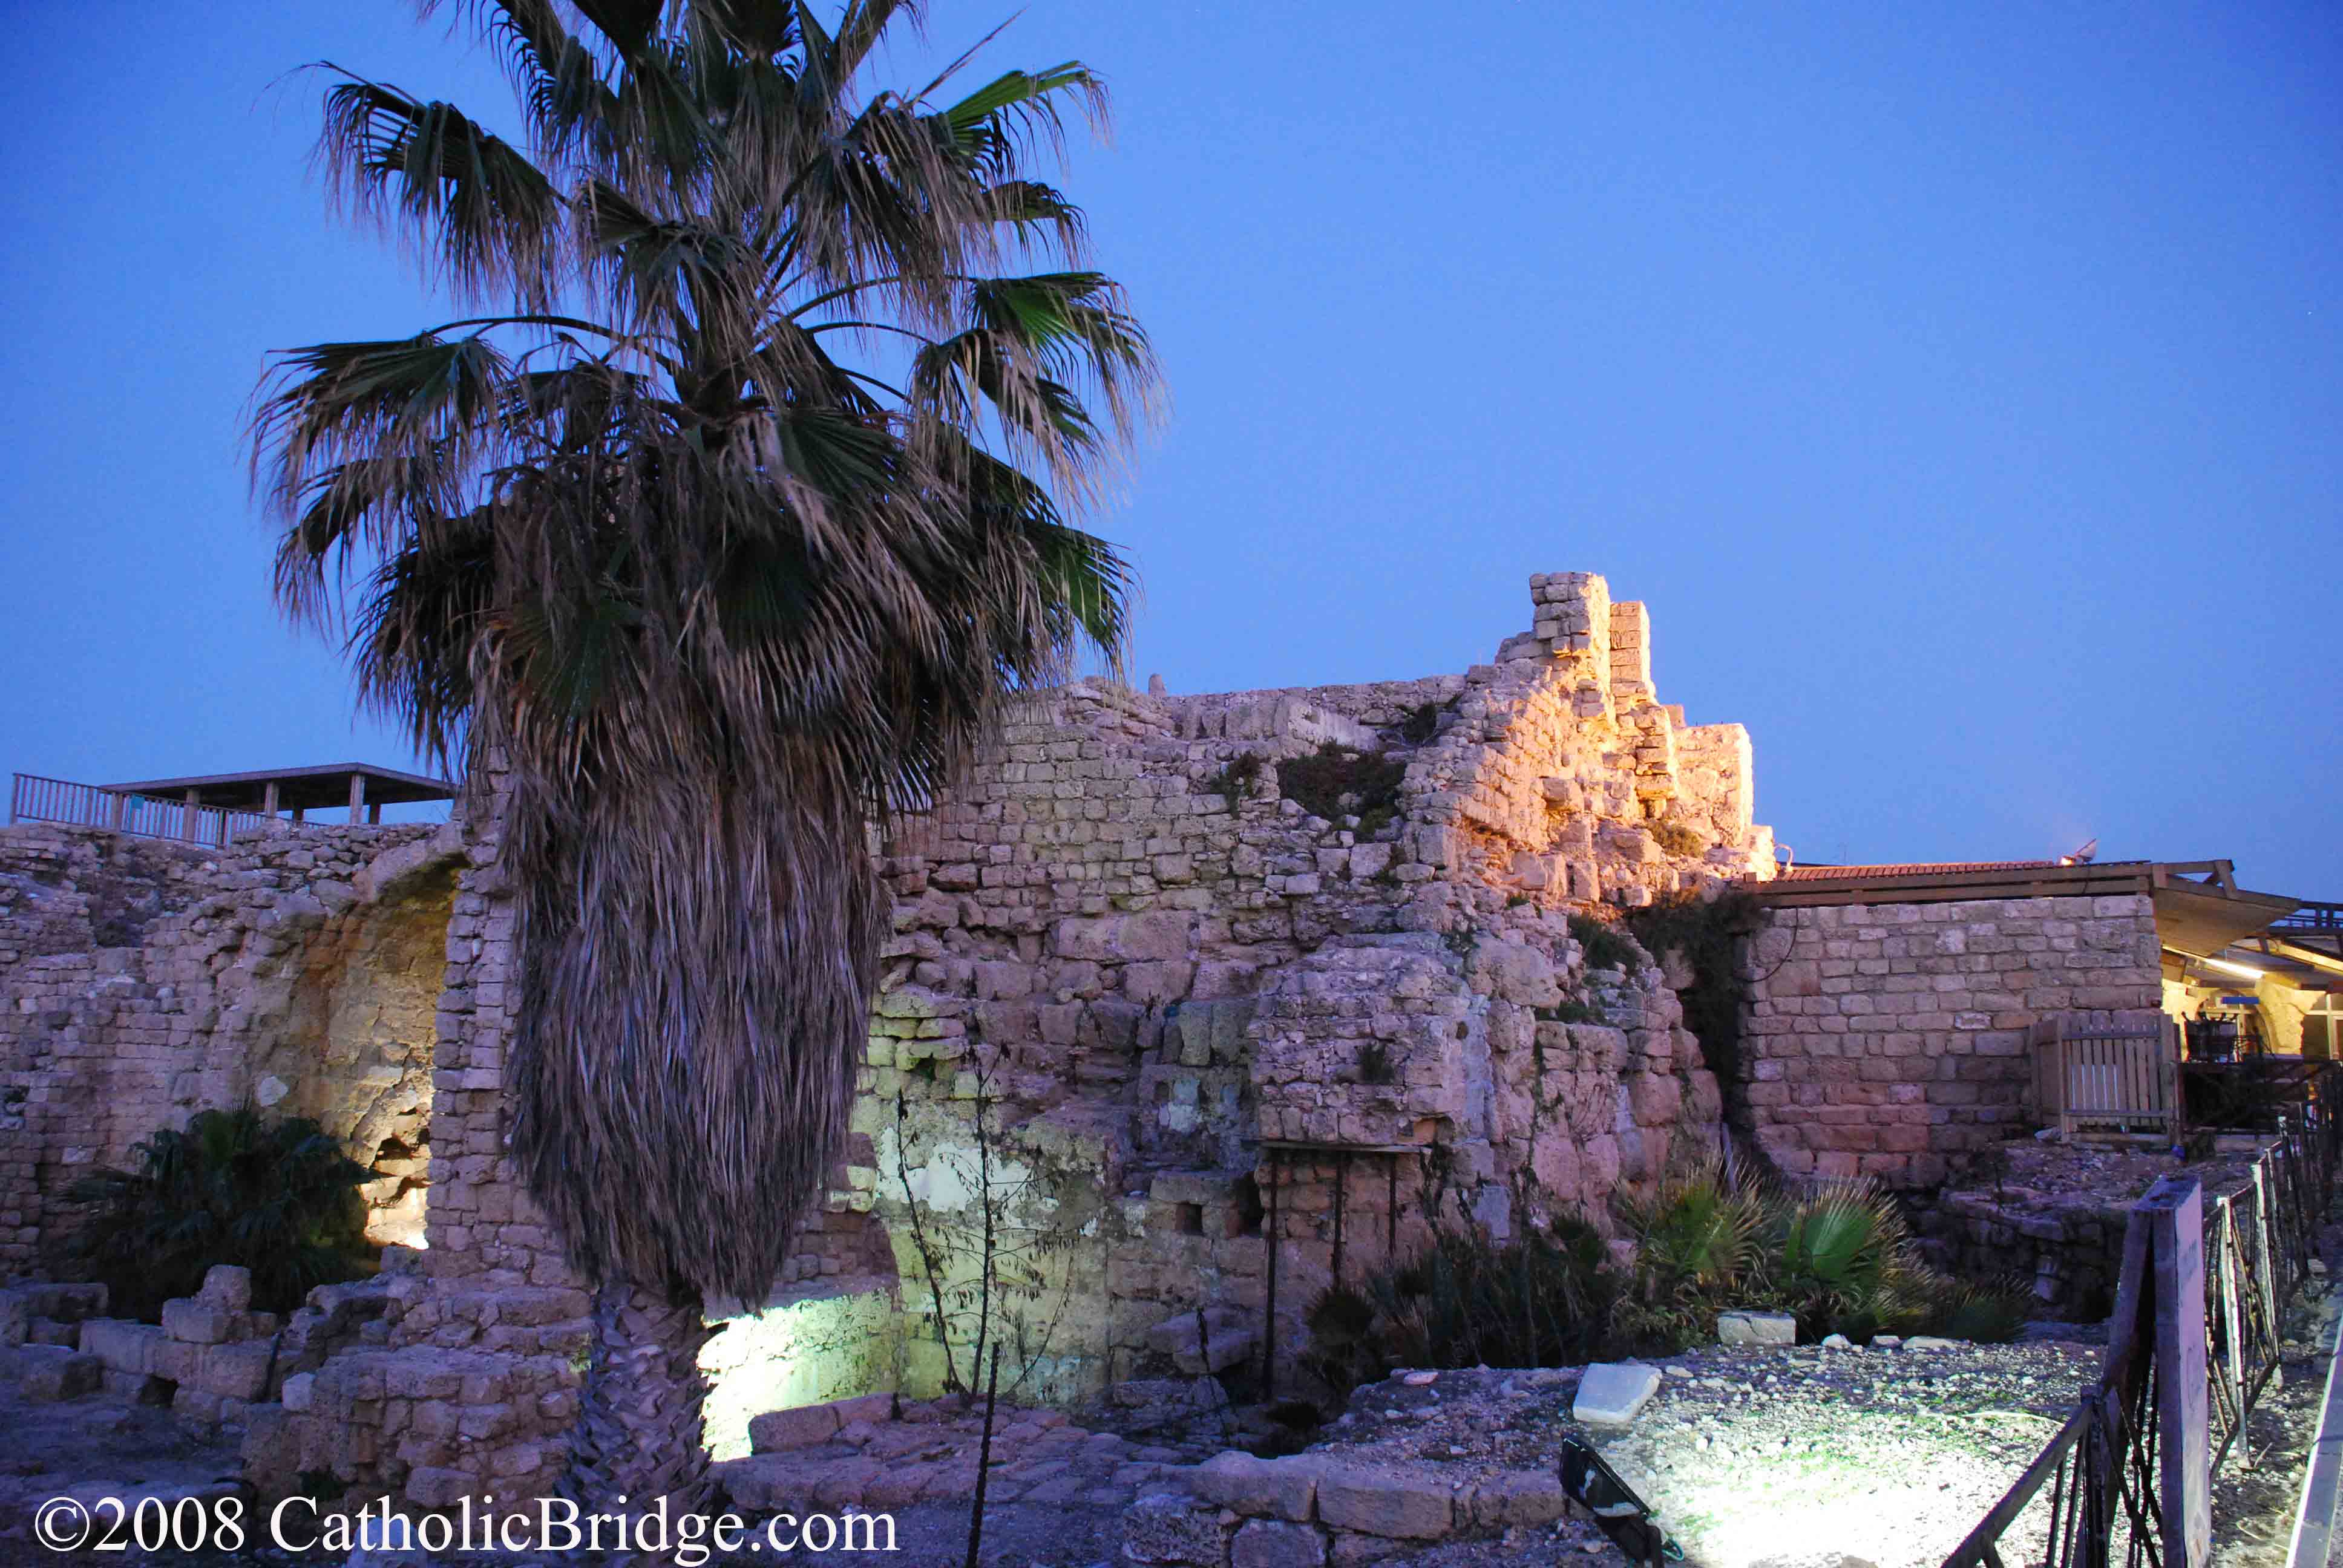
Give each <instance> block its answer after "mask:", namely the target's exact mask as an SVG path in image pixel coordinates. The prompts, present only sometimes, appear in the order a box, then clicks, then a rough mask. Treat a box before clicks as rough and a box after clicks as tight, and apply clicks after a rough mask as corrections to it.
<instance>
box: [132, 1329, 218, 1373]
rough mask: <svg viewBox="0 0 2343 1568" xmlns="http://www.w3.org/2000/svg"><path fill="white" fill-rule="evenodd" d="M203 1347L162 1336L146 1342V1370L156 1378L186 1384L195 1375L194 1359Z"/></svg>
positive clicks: (201, 1351)
mask: <svg viewBox="0 0 2343 1568" xmlns="http://www.w3.org/2000/svg"><path fill="white" fill-rule="evenodd" d="M203 1349H204V1347H203V1346H201V1345H191V1344H189V1343H187V1342H186V1341H185V1340H175V1339H172V1338H171V1337H170V1336H169V1335H167V1334H166V1335H162V1336H160V1337H158V1338H156V1339H153V1340H150V1341H148V1342H147V1346H146V1370H147V1371H148V1372H151V1373H153V1374H154V1375H155V1376H156V1377H160V1378H168V1379H170V1380H171V1381H172V1382H187V1381H189V1380H190V1379H192V1378H193V1377H194V1376H195V1375H196V1357H197V1356H199V1355H201V1354H202V1353H203Z"/></svg>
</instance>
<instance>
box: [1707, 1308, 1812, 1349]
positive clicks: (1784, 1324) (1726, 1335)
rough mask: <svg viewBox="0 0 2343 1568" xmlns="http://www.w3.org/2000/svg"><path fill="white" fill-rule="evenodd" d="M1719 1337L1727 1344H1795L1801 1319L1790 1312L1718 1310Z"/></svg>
mask: <svg viewBox="0 0 2343 1568" xmlns="http://www.w3.org/2000/svg"><path fill="white" fill-rule="evenodd" d="M1716 1341H1717V1343H1719V1344H1725V1345H1794V1344H1796V1343H1797V1342H1798V1320H1797V1319H1796V1318H1795V1317H1792V1316H1791V1315H1790V1314H1789V1313H1787V1312H1719V1313H1718V1314H1717V1318H1716Z"/></svg>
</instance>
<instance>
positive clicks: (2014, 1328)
mask: <svg viewBox="0 0 2343 1568" xmlns="http://www.w3.org/2000/svg"><path fill="white" fill-rule="evenodd" d="M2040 1305H2041V1303H2040V1302H2039V1301H2038V1300H2036V1297H2035V1296H2034V1295H2033V1293H2032V1292H2028V1291H2027V1290H2026V1288H2025V1287H2024V1286H2023V1285H2021V1284H2019V1283H2017V1282H2015V1281H2010V1280H2003V1281H1997V1282H1994V1283H1992V1284H1982V1285H1980V1284H1956V1285H1953V1286H1952V1287H1951V1289H1950V1290H1949V1291H1948V1292H1945V1293H1944V1294H1942V1295H1941V1296H1939V1298H1938V1299H1937V1300H1936V1302H1933V1303H1932V1306H1933V1308H1934V1310H1933V1311H1932V1312H1930V1314H1929V1318H1928V1329H1927V1332H1931V1333H1938V1334H1942V1335H1944V1336H1945V1337H1946V1338H1947V1339H1955V1340H1975V1341H1976V1342H1977V1343H1979V1344H1989V1345H1990V1344H2007V1343H2008V1342H2010V1341H2011V1340H2014V1339H2016V1337H2017V1335H2018V1332H2019V1331H2020V1330H2022V1329H2024V1328H2025V1327H2026V1319H2028V1318H2030V1317H2032V1316H2033V1315H2034V1314H2035V1312H2036V1311H2037V1310H2038V1309H2039V1307H2040Z"/></svg>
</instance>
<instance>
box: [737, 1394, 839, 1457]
mask: <svg viewBox="0 0 2343 1568" xmlns="http://www.w3.org/2000/svg"><path fill="white" fill-rule="evenodd" d="M837 1435H838V1411H837V1409H836V1408H835V1407H834V1406H831V1405H826V1404H809V1405H800V1406H799V1407H798V1408H797V1409H795V1410H769V1411H767V1412H765V1413H764V1414H762V1415H757V1416H751V1417H749V1451H750V1452H754V1453H773V1452H779V1450H781V1449H785V1448H811V1447H813V1446H814V1445H815V1444H816V1443H822V1442H829V1441H830V1439H831V1438H833V1437H835V1436H837Z"/></svg>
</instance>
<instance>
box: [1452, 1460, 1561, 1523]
mask: <svg viewBox="0 0 2343 1568" xmlns="http://www.w3.org/2000/svg"><path fill="white" fill-rule="evenodd" d="M1463 1507H1464V1509H1465V1511H1466V1513H1468V1514H1469V1515H1470V1521H1471V1523H1472V1525H1473V1528H1475V1529H1479V1530H1502V1529H1504V1528H1505V1527H1507V1526H1509V1525H1514V1524H1551V1523H1554V1521H1555V1520H1557V1519H1560V1518H1561V1517H1562V1516H1563V1515H1564V1513H1567V1512H1568V1511H1569V1508H1570V1500H1569V1497H1568V1496H1567V1495H1566V1494H1565V1493H1564V1492H1563V1490H1562V1479H1561V1477H1560V1476H1558V1475H1556V1474H1554V1473H1553V1472H1551V1471H1545V1470H1509V1471H1506V1472H1504V1473H1502V1474H1498V1475H1493V1476H1491V1477H1489V1478H1488V1479H1487V1480H1486V1481H1483V1482H1482V1483H1480V1484H1479V1485H1478V1486H1476V1487H1474V1488H1473V1493H1472V1495H1471V1496H1470V1497H1469V1498H1467V1499H1466V1500H1465V1502H1464V1504H1463Z"/></svg>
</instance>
